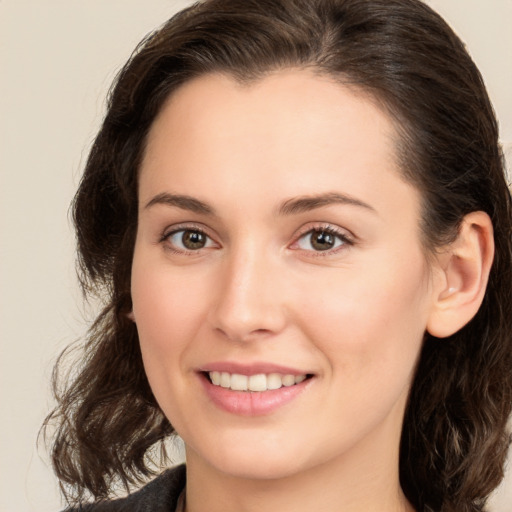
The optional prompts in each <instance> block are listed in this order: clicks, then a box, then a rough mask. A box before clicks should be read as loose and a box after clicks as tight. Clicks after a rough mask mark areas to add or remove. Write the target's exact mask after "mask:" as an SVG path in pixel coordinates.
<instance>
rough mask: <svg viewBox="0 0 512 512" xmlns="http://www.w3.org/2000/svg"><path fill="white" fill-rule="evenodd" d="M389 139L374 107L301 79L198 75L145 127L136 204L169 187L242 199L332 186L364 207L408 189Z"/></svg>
mask: <svg viewBox="0 0 512 512" xmlns="http://www.w3.org/2000/svg"><path fill="white" fill-rule="evenodd" d="M396 138H397V135H396V130H395V129H394V125H393V121H392V119H391V118H390V117H389V115H388V114H387V113H386V112H385V111H384V110H383V109H381V108H379V107H378V106H377V105H376V101H375V100H373V99H372V98H369V97H368V96H367V95H365V94H363V93H362V92H361V91H359V90H354V89H352V88H348V87H347V86H344V85H341V84H340V83H338V82H335V81H334V80H332V79H330V78H327V77H324V76H319V75H315V74H313V73H312V72H310V71H304V70H287V71H280V72H276V73H273V74H271V75H268V76H266V77H264V78H262V79H260V80H258V81H256V82H253V83H251V84H249V85H247V84H240V83H238V82H236V81H235V80H234V79H233V78H231V77H230V76H226V75H221V74H212V75H205V76H201V77H199V78H196V79H194V80H192V81H190V82H188V83H186V84H184V85H183V86H181V87H180V88H179V89H178V90H176V91H175V92H174V93H173V94H172V95H171V96H170V98H169V99H168V100H167V102H166V103H165V104H164V106H163V108H162V110H161V112H160V113H159V115H158V116H157V118H156V120H155V121H154V123H153V125H152V127H151V130H150V133H149V136H148V141H147V146H146V152H145V156H144V159H143V163H142V168H141V179H140V195H141V200H143V196H145V197H148V196H149V195H150V194H157V193H160V192H162V191H163V189H169V188H178V189H179V190H178V192H180V193H187V194H190V195H195V196H197V195H198V194H199V195H202V194H209V195H211V194H212V193H216V194H217V195H218V196H219V198H221V197H222V196H225V197H230V195H231V197H236V196H239V195H240V190H239V189H240V188H244V189H245V190H247V191H250V198H255V197H265V198H270V197H271V196H272V195H274V196H276V197H275V199H276V200H277V199H278V198H277V195H279V194H281V196H283V195H287V196H294V195H304V194H314V193H322V192H325V191H326V190H330V189H332V188H333V187H341V188H343V189H344V192H347V193H350V194H351V195H354V196H360V197H362V198H364V197H367V198H368V199H369V198H371V196H372V195H375V196H378V195H382V194H384V193H385V192H386V191H387V192H388V193H389V194H390V195H393V194H396V193H397V190H396V186H399V187H402V188H406V189H407V190H408V191H409V189H410V186H408V185H406V184H405V182H404V181H403V180H402V178H401V173H400V170H399V166H398V164H397V158H396V157H395V148H396V143H395V142H396ZM395 182H400V183H395ZM393 187H395V188H393ZM172 192H174V190H172ZM271 192H272V193H271ZM366 202H367V201H366ZM249 203H250V201H248V202H247V203H246V204H249Z"/></svg>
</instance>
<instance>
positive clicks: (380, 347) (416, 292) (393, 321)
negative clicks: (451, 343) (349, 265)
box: [300, 257, 428, 378]
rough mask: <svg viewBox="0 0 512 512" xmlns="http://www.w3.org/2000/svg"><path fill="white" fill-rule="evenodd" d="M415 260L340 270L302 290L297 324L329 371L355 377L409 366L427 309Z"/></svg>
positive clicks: (421, 269)
mask: <svg viewBox="0 0 512 512" xmlns="http://www.w3.org/2000/svg"><path fill="white" fill-rule="evenodd" d="M415 261H416V263H415V264H413V265H409V266H407V265H397V263H393V262H392V260H390V261H388V262H386V260H384V259H381V260H380V261H379V263H380V264H378V265H377V264H375V265H373V266H366V267H365V268H364V269H363V270H362V271H358V270H356V269H340V271H339V272H337V273H336V274H335V273H332V275H330V276H329V278H328V279H327V278H326V279H325V282H322V280H317V282H316V283H314V284H313V285H312V286H309V287H308V288H307V289H309V290H310V292H311V293H309V294H308V295H305V296H303V297H302V304H301V306H300V309H301V311H302V320H301V322H302V328H303V330H305V331H306V332H308V337H310V338H311V339H313V340H315V343H316V344H317V346H318V348H319V349H320V350H321V351H322V352H323V353H324V354H327V356H328V357H329V358H330V359H331V366H332V367H333V371H340V372H341V373H345V375H347V374H350V375H352V376H353V377H354V378H356V377H357V376H358V375H363V374H364V373H365V372H364V371H363V370H364V369H365V368H366V367H372V368H373V370H374V371H376V372H378V373H380V374H383V373H390V372H393V371H397V370H399V369H400V368H403V369H404V372H406V373H408V372H409V371H410V368H411V367H413V366H414V363H415V360H416V357H417V354H418V352H419V349H420V345H421V342H422V339H423V334H424V332H425V327H426V323H427V313H428V309H427V304H428V302H427V298H428V290H427V286H426V281H425V266H424V265H423V264H422V263H420V262H421V261H422V258H421V257H419V258H418V259H416V260H415ZM383 269H385V270H383Z"/></svg>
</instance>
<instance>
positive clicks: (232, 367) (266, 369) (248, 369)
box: [199, 361, 310, 376]
mask: <svg viewBox="0 0 512 512" xmlns="http://www.w3.org/2000/svg"><path fill="white" fill-rule="evenodd" d="M199 371H200V372H215V371H217V372H227V373H231V374H233V373H237V374H239V375H247V376H251V375H257V374H260V373H265V374H270V373H280V374H282V375H308V374H310V372H305V371H302V370H298V369H297V368H291V367H289V366H284V365H280V364H275V363H268V362H254V363H237V362H232V361H216V362H212V363H208V364H205V365H203V366H201V368H199Z"/></svg>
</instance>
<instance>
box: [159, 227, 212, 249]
mask: <svg viewBox="0 0 512 512" xmlns="http://www.w3.org/2000/svg"><path fill="white" fill-rule="evenodd" d="M187 231H189V232H192V233H199V234H201V235H203V236H205V237H206V238H207V239H208V240H209V241H213V242H214V243H216V242H215V241H214V240H213V238H212V237H211V236H210V235H208V233H207V232H206V231H205V229H203V228H202V227H201V226H197V225H190V224H188V225H184V226H173V228H172V229H171V230H169V231H165V232H164V234H163V235H162V237H161V238H160V242H161V243H163V244H166V245H165V248H166V249H167V250H168V251H170V252H172V253H173V254H180V255H185V256H195V255H197V254H198V253H200V252H201V249H196V250H192V249H176V248H175V247H173V245H172V244H171V243H170V238H171V237H172V236H173V235H176V234H177V233H181V232H183V233H186V232H187ZM203 249H204V248H203Z"/></svg>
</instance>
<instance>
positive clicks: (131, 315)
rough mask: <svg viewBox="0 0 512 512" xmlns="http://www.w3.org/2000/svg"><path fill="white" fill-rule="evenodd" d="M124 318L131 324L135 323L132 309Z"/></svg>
mask: <svg viewBox="0 0 512 512" xmlns="http://www.w3.org/2000/svg"><path fill="white" fill-rule="evenodd" d="M126 318H128V319H130V320H131V321H132V322H133V323H135V315H134V313H133V309H132V310H131V311H130V312H129V313H126Z"/></svg>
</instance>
